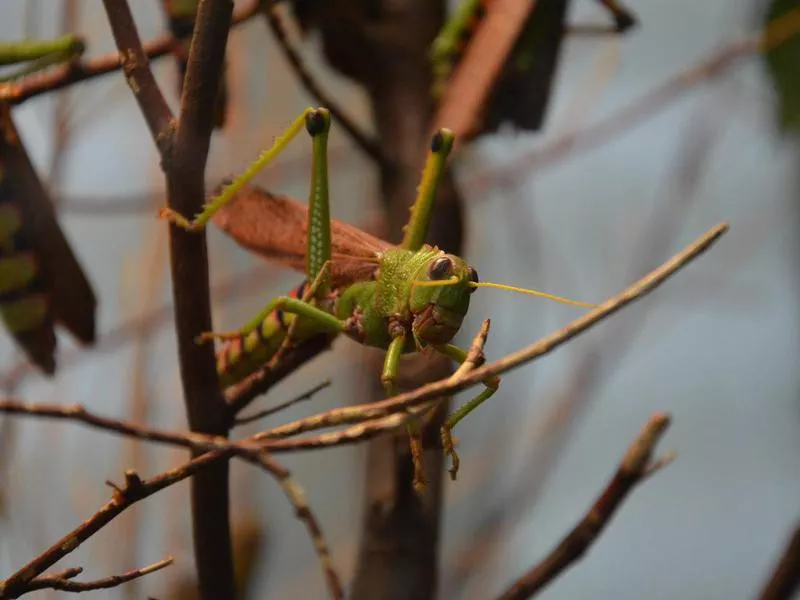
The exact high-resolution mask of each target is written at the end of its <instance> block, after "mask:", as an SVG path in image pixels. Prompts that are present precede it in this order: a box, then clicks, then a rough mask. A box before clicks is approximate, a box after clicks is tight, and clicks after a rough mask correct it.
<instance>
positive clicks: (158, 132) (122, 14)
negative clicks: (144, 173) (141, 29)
mask: <svg viewBox="0 0 800 600" xmlns="http://www.w3.org/2000/svg"><path fill="white" fill-rule="evenodd" d="M103 6H105V9H106V13H107V14H108V22H109V23H110V24H111V31H112V32H113V34H114V41H115V42H116V44H117V49H118V50H119V61H120V65H121V66H122V71H123V72H124V73H125V79H126V81H127V82H128V86H129V87H130V88H131V91H132V92H133V96H134V98H136V102H138V103H139V108H140V109H141V111H142V115H143V116H144V118H145V121H147V126H148V128H149V129H150V135H152V136H153V139H154V140H155V141H156V144H157V145H158V147H159V149H160V150H161V152H162V155H163V154H164V152H165V149H166V148H168V146H169V142H170V137H171V131H172V129H171V125H172V122H173V116H172V111H170V109H169V106H167V101H166V100H165V99H164V95H163V94H162V93H161V90H160V89H159V87H158V84H157V83H156V80H155V77H153V72H152V71H151V70H150V61H149V60H148V59H147V55H146V54H145V52H144V49H143V48H142V41H141V40H140V39H139V33H138V31H137V30H136V24H135V23H134V22H133V15H132V14H131V9H130V7H129V6H128V3H127V1H126V0H103Z"/></svg>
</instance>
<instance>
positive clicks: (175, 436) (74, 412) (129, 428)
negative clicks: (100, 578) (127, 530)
mask: <svg viewBox="0 0 800 600" xmlns="http://www.w3.org/2000/svg"><path fill="white" fill-rule="evenodd" d="M319 387H320V386H318V388H319ZM0 412H3V413H8V414H17V415H29V416H38V417H46V418H57V419H68V420H73V421H79V422H81V423H84V424H86V425H89V426H91V427H95V428H98V429H102V430H105V431H110V432H113V433H118V434H121V435H125V436H129V437H134V438H138V439H143V440H148V441H152V442H160V443H166V444H170V445H175V446H181V447H184V448H188V449H191V450H194V451H195V452H207V451H209V450H213V451H214V452H212V453H209V454H204V455H202V456H203V457H211V460H212V461H213V460H216V459H220V458H231V457H233V456H240V457H241V458H243V459H244V460H246V461H248V462H250V463H253V464H255V465H257V466H260V467H262V468H263V469H265V470H266V471H267V472H269V473H270V474H272V475H273V476H275V478H276V479H277V480H278V483H279V484H280V486H281V488H282V489H283V491H284V493H285V495H286V497H287V499H288V500H289V502H290V503H291V504H292V506H294V508H295V512H296V514H297V516H298V518H299V519H301V520H302V521H303V522H304V523H305V524H306V528H307V529H308V532H309V535H310V536H311V538H312V542H313V545H314V549H315V550H316V552H317V555H318V556H319V560H320V564H321V566H322V571H323V574H324V576H325V580H326V582H327V585H328V588H329V591H330V593H331V597H333V598H342V597H343V595H342V585H341V580H340V578H339V576H338V575H337V573H336V570H335V569H334V567H333V562H332V559H331V556H330V550H329V549H328V544H327V542H326V541H325V538H324V535H323V533H322V528H321V527H320V526H319V522H318V521H317V519H316V518H315V516H314V514H313V512H312V511H311V508H310V507H309V506H308V503H307V502H306V501H305V499H304V495H303V493H302V490H301V489H300V488H299V487H298V486H297V485H296V484H295V483H294V482H292V480H291V479H290V473H289V471H288V470H286V469H285V468H284V467H282V466H281V465H280V464H278V463H277V462H276V461H275V460H274V459H272V458H271V457H269V456H268V455H267V454H266V453H265V452H264V451H263V450H261V449H260V448H259V447H257V446H255V444H254V440H253V438H252V437H250V438H246V439H245V440H242V441H241V442H238V443H234V442H229V441H228V440H227V439H226V438H224V437H222V436H209V435H204V434H200V433H193V432H179V431H169V430H162V429H155V428H148V427H145V426H142V425H137V424H135V423H131V422H129V421H124V420H119V419H113V418H107V417H101V416H99V415H96V414H94V413H91V412H90V411H88V410H86V409H85V408H84V407H82V406H79V405H68V406H63V405H56V404H36V403H29V402H22V401H19V400H1V401H0ZM194 462H195V461H192V462H190V463H187V464H186V465H184V466H183V467H178V468H177V469H173V470H172V472H179V471H180V469H182V468H183V469H191V468H192V467H191V465H192V464H193V463H194ZM203 464H206V465H209V464H211V463H210V462H208V461H207V462H205V463H203ZM195 472H196V470H194V471H192V472H186V473H185V474H182V475H177V476H175V478H174V480H173V482H172V483H177V482H178V481H180V480H181V479H184V478H185V477H188V476H189V475H193V474H194V473H195ZM129 473H133V472H132V471H129ZM128 479H131V476H130V475H129V476H128ZM156 480H158V477H156V478H153V479H151V480H150V482H152V481H156ZM148 485H149V484H148ZM112 487H114V489H116V490H118V491H120V493H124V488H122V489H120V488H118V487H117V486H112ZM159 489H163V488H161V487H158V488H157V489H156V488H154V489H153V491H152V492H151V493H155V492H156V491H158V490H159ZM148 495H150V493H146V494H145V495H143V496H142V498H143V497H146V496H148ZM139 499H141V498H139ZM120 512H121V511H120ZM101 513H102V511H101V512H98V513H97V514H96V515H95V516H94V517H92V519H95V518H100V519H101V518H103V515H102V514H101ZM117 514H118V513H117ZM113 516H116V514H115V515H113ZM113 516H112V517H111V518H113ZM108 520H110V519H108ZM106 522H107V521H106ZM92 533H93V532H92ZM90 535H91V533H90V534H89V535H87V536H86V537H85V538H82V539H81V540H80V541H81V542H82V541H85V539H87V538H88V537H89V536H90ZM59 558H61V557H60V556H59V557H57V558H55V560H53V562H55V561H56V560H58V559H59ZM53 562H51V563H48V564H46V565H45V566H43V567H42V569H46V568H48V567H49V566H50V565H52V564H53ZM9 581H10V580H9ZM2 589H3V588H2V587H0V591H1V590H2ZM25 589H26V590H27V589H28V588H25ZM59 589H60V588H59ZM2 598H5V596H3V595H2V593H0V599H2Z"/></svg>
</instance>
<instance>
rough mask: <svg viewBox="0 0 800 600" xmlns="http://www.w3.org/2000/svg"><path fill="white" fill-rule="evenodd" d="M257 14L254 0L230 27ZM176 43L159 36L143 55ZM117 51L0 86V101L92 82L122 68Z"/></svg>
mask: <svg viewBox="0 0 800 600" xmlns="http://www.w3.org/2000/svg"><path fill="white" fill-rule="evenodd" d="M258 12H259V1H258V0H255V1H254V2H251V3H250V4H249V5H247V6H245V7H244V8H243V9H241V10H239V11H237V12H236V13H235V14H234V15H233V21H232V25H239V24H241V23H246V22H247V21H249V20H250V19H251V18H252V17H254V16H255V15H257V14H258ZM178 42H179V40H177V39H175V38H174V37H173V36H171V35H162V36H159V37H157V38H155V39H153V40H151V41H149V42H146V43H145V44H144V45H143V50H144V54H145V56H147V58H148V59H150V60H153V59H156V58H161V57H162V56H167V55H169V54H171V53H172V52H173V51H174V50H175V48H176V46H177V45H178ZM122 62H123V61H122V58H121V55H120V53H119V52H111V53H109V54H104V55H103V56H98V57H96V58H92V59H90V60H87V61H84V62H74V63H70V64H66V65H63V66H60V67H56V68H54V69H50V70H47V71H43V72H41V73H37V74H35V75H31V76H30V77H25V78H24V79H22V80H19V81H16V82H13V83H8V84H4V85H0V101H2V102H8V103H9V104H11V105H15V104H20V103H22V102H24V101H25V100H28V99H30V98H34V97H36V96H39V95H41V94H46V93H49V92H54V91H57V90H60V89H63V88H65V87H69V86H71V85H74V84H76V83H80V82H82V81H87V80H89V79H94V78H95V77H100V76H102V75H108V74H109V73H116V72H117V71H119V70H120V69H121V68H122Z"/></svg>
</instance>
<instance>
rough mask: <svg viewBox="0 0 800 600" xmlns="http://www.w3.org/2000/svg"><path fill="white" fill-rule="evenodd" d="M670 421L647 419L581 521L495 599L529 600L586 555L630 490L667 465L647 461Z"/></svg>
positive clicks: (661, 416)
mask: <svg viewBox="0 0 800 600" xmlns="http://www.w3.org/2000/svg"><path fill="white" fill-rule="evenodd" d="M669 422H670V418H669V416H668V415H666V414H663V413H656V414H655V415H653V416H652V417H650V421H648V423H647V424H646V425H645V427H644V429H643V430H642V432H641V433H640V434H639V436H638V437H637V438H636V440H634V442H633V443H632V444H631V445H630V447H629V448H628V451H627V452H626V453H625V457H624V458H623V459H622V462H621V463H620V465H619V468H618V469H617V472H616V473H615V474H614V477H613V478H612V479H611V481H610V482H609V483H608V485H607V486H606V489H605V490H604V491H603V493H602V494H600V496H599V497H598V498H597V500H595V502H594V504H593V505H592V507H591V508H590V509H589V511H588V512H587V513H586V515H585V516H584V517H583V519H581V521H580V522H579V523H578V524H577V525H576V526H575V528H574V529H573V530H572V531H570V533H569V534H568V535H567V536H566V537H565V538H564V539H563V540H562V541H561V543H559V544H558V546H556V547H555V548H554V549H553V551H552V552H550V554H548V555H547V557H545V558H544V559H543V560H542V561H541V562H540V563H539V564H537V565H536V566H534V567H533V568H532V569H531V570H530V571H528V572H527V573H525V575H523V576H522V577H520V578H519V579H518V580H517V581H515V582H514V583H513V584H512V585H511V587H509V588H508V589H507V590H506V591H505V592H503V593H502V594H500V596H499V597H498V600H524V599H525V598H530V597H531V596H533V595H534V594H535V593H536V592H538V591H539V590H541V589H542V588H544V587H545V586H546V585H547V584H549V583H550V582H552V581H553V580H554V579H555V578H556V577H557V576H558V575H560V574H561V573H563V572H564V571H565V570H566V569H567V568H568V567H570V566H571V565H572V564H574V563H575V562H576V561H577V560H579V559H580V558H581V557H582V556H583V555H584V554H585V553H586V551H587V550H588V549H589V547H590V546H591V545H592V544H593V543H594V542H595V540H597V538H598V536H599V535H600V534H601V533H602V532H603V529H605V527H606V525H608V523H609V522H610V521H611V518H612V517H613V516H614V514H615V513H616V511H617V509H618V508H619V507H620V506H621V505H622V502H623V501H624V500H625V498H627V497H628V494H630V492H631V491H632V490H633V488H635V487H636V486H637V485H638V484H639V483H641V482H642V481H644V480H645V479H647V477H648V476H650V475H651V474H652V473H654V472H655V471H656V470H658V469H659V468H661V467H663V466H664V465H665V464H667V462H669V460H670V459H669V458H668V457H665V458H664V459H661V460H658V461H656V462H654V463H651V462H650V458H651V456H652V454H653V450H654V448H655V446H656V444H657V443H658V441H659V439H661V436H662V435H663V434H664V432H665V431H666V429H667V427H669Z"/></svg>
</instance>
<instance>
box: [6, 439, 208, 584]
mask: <svg viewBox="0 0 800 600" xmlns="http://www.w3.org/2000/svg"><path fill="white" fill-rule="evenodd" d="M213 460H214V459H213V458H211V455H210V454H204V455H203V456H200V457H198V458H195V459H193V460H191V461H189V462H188V463H185V464H183V465H181V466H179V467H177V468H175V469H171V470H169V471H166V472H164V473H161V474H160V475H157V476H155V477H153V478H151V479H148V480H142V479H140V478H139V476H138V475H137V474H136V472H135V471H128V472H127V473H126V474H125V484H124V485H123V486H121V487H117V486H114V487H115V489H114V493H113V495H112V497H111V500H109V501H108V502H107V503H106V504H104V505H103V506H102V507H101V508H100V510H98V511H97V512H96V513H95V514H93V515H92V516H91V517H90V518H89V519H87V520H86V521H84V522H83V523H81V524H80V525H79V526H78V527H76V528H75V529H73V530H72V531H70V532H69V533H68V534H67V535H65V536H64V537H62V538H61V539H60V540H58V541H57V542H56V543H55V544H53V545H52V546H50V547H49V548H48V549H47V550H45V551H44V552H42V553H41V554H40V555H39V556H37V557H36V558H34V559H33V560H31V561H30V562H28V563H27V564H25V565H24V566H23V567H21V568H20V569H18V570H17V571H16V572H14V573H13V574H12V575H11V576H10V577H8V578H7V579H6V580H5V581H3V582H0V598H3V599H4V598H16V597H18V596H19V595H20V594H22V593H25V591H26V590H27V589H28V585H29V584H30V583H31V581H33V580H34V579H35V578H36V577H38V576H39V575H41V574H42V573H44V571H46V570H47V569H49V568H50V567H51V566H53V565H54V564H55V563H56V562H58V561H59V560H61V559H62V558H64V557H65V556H66V555H67V554H69V553H70V552H72V551H74V550H75V549H77V548H78V547H79V546H80V545H81V544H82V543H83V542H85V541H86V540H87V539H89V538H90V537H91V536H93V535H94V534H95V533H97V532H98V531H100V530H101V529H102V528H103V527H105V526H106V525H107V524H108V523H109V522H111V521H112V520H113V519H114V518H116V517H117V516H118V515H119V514H121V513H122V512H123V511H125V510H126V509H127V508H128V507H130V506H132V505H133V504H135V503H136V502H138V501H139V500H142V499H144V498H146V497H148V496H151V495H152V494H155V493H156V492H158V491H159V490H163V489H164V488H166V487H169V486H170V485H173V484H175V483H177V482H179V481H181V480H183V479H186V478H187V477H190V476H191V475H194V474H195V473H197V471H198V470H199V469H201V468H202V467H205V466H207V465H208V464H210V463H211V462H213Z"/></svg>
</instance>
